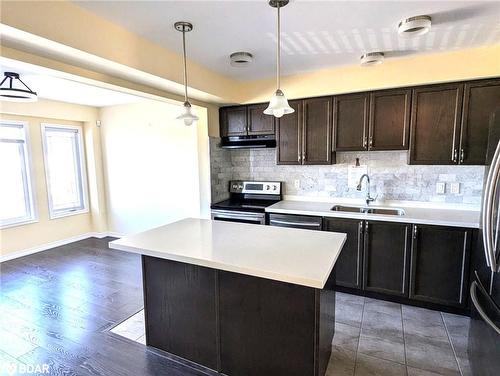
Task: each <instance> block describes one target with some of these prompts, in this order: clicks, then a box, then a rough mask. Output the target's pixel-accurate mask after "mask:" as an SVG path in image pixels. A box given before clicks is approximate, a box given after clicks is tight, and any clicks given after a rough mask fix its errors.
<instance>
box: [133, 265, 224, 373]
mask: <svg viewBox="0 0 500 376" xmlns="http://www.w3.org/2000/svg"><path fill="white" fill-rule="evenodd" d="M142 275H143V281H144V306H145V307H146V309H145V321H146V338H147V344H148V346H153V347H156V348H159V349H162V350H164V351H167V352H169V353H171V354H174V355H177V356H180V357H182V358H185V359H189V360H192V361H194V362H196V363H199V364H203V365H204V366H207V367H209V368H212V369H217V367H218V364H217V359H218V356H217V353H218V348H217V346H218V345H217V325H216V322H217V320H216V319H217V313H216V307H217V306H216V296H217V291H216V289H215V284H216V278H217V276H216V271H215V270H214V269H210V268H203V267H200V266H196V265H189V264H184V263H181V262H174V261H169V260H163V259H159V258H155V257H147V256H142Z"/></svg>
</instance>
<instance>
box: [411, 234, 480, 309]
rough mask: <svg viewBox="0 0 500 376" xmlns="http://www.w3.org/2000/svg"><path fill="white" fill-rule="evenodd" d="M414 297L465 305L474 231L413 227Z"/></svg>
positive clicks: (412, 296) (412, 287)
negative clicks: (472, 232)
mask: <svg viewBox="0 0 500 376" xmlns="http://www.w3.org/2000/svg"><path fill="white" fill-rule="evenodd" d="M412 237H413V241H412V256H411V265H412V266H411V279H410V299H416V300H421V301H426V302H431V303H437V304H444V305H448V306H455V307H465V306H466V303H467V293H468V288H467V287H468V277H469V274H468V273H469V267H468V265H469V255H470V243H471V230H469V229H460V228H456V227H442V226H427V225H414V226H413V236H412Z"/></svg>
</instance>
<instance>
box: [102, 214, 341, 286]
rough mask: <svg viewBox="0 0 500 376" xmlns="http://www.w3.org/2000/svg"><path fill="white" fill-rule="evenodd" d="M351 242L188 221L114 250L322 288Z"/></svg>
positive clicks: (129, 239)
mask: <svg viewBox="0 0 500 376" xmlns="http://www.w3.org/2000/svg"><path fill="white" fill-rule="evenodd" d="M345 240H346V235H345V234H341V233H335V232H322V231H312V230H300V229H289V228H281V227H271V226H260V225H251V224H243V223H232V222H222V221H212V220H209V219H195V218H186V219H183V220H181V221H178V222H174V223H171V224H168V225H165V226H161V227H158V228H154V229H152V230H148V231H144V232H141V233H138V234H134V235H129V236H125V237H123V238H121V239H118V240H114V241H112V242H110V243H109V247H110V248H113V249H118V250H121V251H126V252H133V253H138V254H141V255H147V256H153V257H158V258H162V259H167V260H173V261H179V262H184V263H187V264H193V265H199V266H206V267H209V268H213V269H219V270H225V271H229V272H235V273H240V274H246V275H250V276H255V277H262V278H267V279H272V280H276V281H281V282H288V283H293V284H296V285H301V286H307V287H313V288H318V289H322V288H323V287H324V286H325V283H326V281H327V279H328V277H329V276H330V273H331V271H332V269H333V266H334V265H335V262H336V261H337V258H338V256H339V254H340V251H341V250H342V247H343V245H344V243H345Z"/></svg>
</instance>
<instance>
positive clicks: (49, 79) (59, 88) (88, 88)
mask: <svg viewBox="0 0 500 376" xmlns="http://www.w3.org/2000/svg"><path fill="white" fill-rule="evenodd" d="M6 71H13V72H16V73H19V74H20V77H21V80H23V82H24V83H25V84H26V85H28V86H29V88H30V89H31V90H33V91H35V92H36V93H37V95H38V97H39V98H44V99H51V100H55V101H60V102H66V103H74V104H81V105H85V106H92V107H106V106H114V105H118V104H128V103H137V102H140V101H143V100H145V99H144V98H141V97H139V96H135V95H131V94H127V93H121V92H118V91H115V90H110V89H105V88H101V87H97V86H93V85H88V84H85V83H82V82H78V81H73V80H69V79H65V78H61V77H55V76H51V75H48V74H46V73H41V72H37V71H36V70H30V69H27V68H26V67H24V66H21V65H16V64H11V65H6V64H2V65H1V66H0V75H1V77H2V79H3V75H4V72H6Z"/></svg>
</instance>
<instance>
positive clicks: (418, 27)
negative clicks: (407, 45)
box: [398, 15, 432, 37]
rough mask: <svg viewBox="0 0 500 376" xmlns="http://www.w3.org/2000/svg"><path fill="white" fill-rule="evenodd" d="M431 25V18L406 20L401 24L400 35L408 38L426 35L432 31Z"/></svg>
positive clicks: (421, 17)
mask: <svg viewBox="0 0 500 376" xmlns="http://www.w3.org/2000/svg"><path fill="white" fill-rule="evenodd" d="M431 23H432V19H431V17H430V16H425V15H422V16H415V17H410V18H405V19H404V20H402V21H401V22H399V25H398V33H399V35H401V36H407V37H416V36H420V35H424V34H427V33H428V32H429V31H430V30H431Z"/></svg>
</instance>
